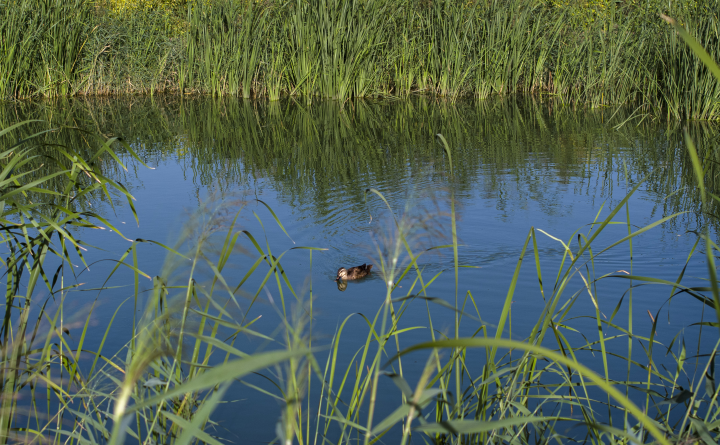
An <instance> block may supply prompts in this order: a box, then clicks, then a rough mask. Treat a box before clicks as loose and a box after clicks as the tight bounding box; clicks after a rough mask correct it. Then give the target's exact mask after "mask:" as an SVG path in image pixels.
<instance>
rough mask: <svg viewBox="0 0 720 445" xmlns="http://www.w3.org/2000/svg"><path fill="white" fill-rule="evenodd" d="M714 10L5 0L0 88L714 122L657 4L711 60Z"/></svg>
mask: <svg viewBox="0 0 720 445" xmlns="http://www.w3.org/2000/svg"><path fill="white" fill-rule="evenodd" d="M38 7H39V8H40V9H41V10H42V14H36V10H37V8H38ZM668 8H669V9H668ZM717 10H720V3H719V2H718V1H717V0H710V1H709V2H689V1H688V2H672V3H670V4H668V2H660V1H655V0H649V1H643V2H640V1H625V2H606V1H604V0H596V1H592V2H588V3H587V4H583V5H577V4H576V3H575V2H562V1H544V2H543V1H537V0H510V1H478V2H457V1H437V2H435V1H425V0H400V1H396V0H307V1H301V0H294V1H291V2H286V3H284V2H278V1H266V2H248V1H240V0H208V1H203V2H190V3H188V2H186V1H175V2H161V1H152V2H132V1H128V2H118V1H97V2H94V1H91V0H73V1H71V2H63V1H59V0H41V1H39V2H38V1H35V0H15V1H10V0H3V1H0V41H1V42H2V48H0V51H2V58H1V59H0V60H1V61H0V64H2V65H1V66H0V73H2V74H0V97H4V98H13V97H17V98H26V97H37V96H57V95H72V94H90V95H94V94H136V93H142V94H148V93H149V94H154V93H158V92H181V93H203V94H212V95H235V96H241V97H244V98H250V97H256V98H268V99H270V100H276V99H278V98H280V97H281V96H283V95H292V96H298V97H303V98H305V100H307V101H310V100H313V99H314V98H331V99H337V100H340V101H343V102H344V101H346V100H347V99H350V98H359V97H368V96H399V97H402V96H406V95H408V94H414V93H427V94H433V95H440V96H443V97H447V98H450V99H455V98H457V97H459V96H472V97H478V98H486V97H488V96H490V95H496V94H500V95H507V94H514V93H523V94H533V95H552V96H555V97H558V98H560V99H561V100H563V101H565V102H574V103H580V104H587V105H590V106H593V107H599V106H603V105H611V104H612V105H614V104H624V103H627V104H633V105H637V106H640V109H641V110H642V111H643V112H651V113H653V114H655V115H657V116H668V117H671V118H675V119H718V118H720V105H718V104H720V102H719V99H720V85H719V84H718V82H717V81H716V80H715V79H714V78H713V77H712V76H711V75H709V73H708V71H707V69H706V68H705V67H704V65H703V64H702V63H700V62H698V61H697V59H695V58H693V56H692V54H691V52H690V51H689V50H688V49H687V47H686V46H685V45H684V44H682V41H681V40H680V39H679V38H678V37H677V35H676V33H675V32H674V31H672V30H671V28H670V27H669V26H668V25H667V24H666V23H664V22H663V21H662V20H661V19H660V17H659V14H660V13H665V14H667V15H670V16H673V17H677V18H679V19H680V20H681V21H682V23H683V24H684V25H685V26H686V27H687V29H688V30H690V32H691V33H692V34H694V35H695V36H697V38H698V39H699V40H700V42H701V43H703V44H704V45H705V46H706V47H707V48H708V49H709V51H710V52H711V55H712V56H713V57H715V59H718V56H720V53H718V51H720V49H718V48H720V45H718V36H719V35H720V34H719V33H720V30H719V28H718V25H719V24H720V19H719V18H718V15H717V12H716V11H717ZM29 30H33V31H29ZM34 30H37V31H34Z"/></svg>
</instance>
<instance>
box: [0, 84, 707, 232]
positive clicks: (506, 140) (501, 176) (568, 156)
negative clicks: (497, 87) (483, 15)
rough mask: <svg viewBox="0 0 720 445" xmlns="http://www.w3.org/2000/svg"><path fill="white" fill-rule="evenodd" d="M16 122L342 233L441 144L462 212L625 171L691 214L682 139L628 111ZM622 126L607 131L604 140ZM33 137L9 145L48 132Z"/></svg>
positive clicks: (225, 108)
mask: <svg viewBox="0 0 720 445" xmlns="http://www.w3.org/2000/svg"><path fill="white" fill-rule="evenodd" d="M17 118H19V119H24V118H40V119H45V120H50V121H52V122H53V123H54V124H55V125H59V126H79V127H81V128H83V129H87V130H88V131H90V132H94V133H100V134H103V135H105V136H106V137H111V136H122V137H123V138H124V140H126V141H128V142H129V143H130V144H131V145H132V146H133V147H134V148H135V149H136V150H137V151H139V152H140V153H141V154H142V155H143V157H144V159H146V160H147V161H148V162H154V163H158V162H161V161H162V160H164V159H169V158H175V159H178V160H179V161H180V163H181V165H183V166H184V168H186V169H187V170H188V176H191V177H192V178H193V180H195V181H197V182H199V183H201V184H206V185H207V184H213V183H214V184H217V186H218V187H219V188H220V189H223V190H227V189H229V188H231V187H233V186H234V185H235V184H240V185H242V186H243V187H245V188H248V189H253V188H254V184H255V181H256V180H257V179H260V178H268V179H270V180H271V181H272V183H273V187H274V188H275V189H277V190H278V191H279V192H280V193H281V195H282V196H283V197H285V199H287V200H288V201H290V202H293V203H294V205H298V206H301V207H303V208H305V209H309V210H311V211H312V212H313V214H314V217H315V218H316V219H317V220H320V221H334V222H336V223H337V224H338V225H339V226H341V225H342V224H344V223H345V222H347V223H351V222H352V221H350V220H347V218H353V219H357V218H364V217H365V216H361V214H362V212H360V213H357V212H356V213H354V212H347V211H346V209H347V208H348V207H349V206H353V207H356V208H357V207H358V206H364V205H365V204H364V202H365V200H364V193H363V191H364V190H365V189H366V188H368V187H378V186H380V185H384V186H386V189H383V190H381V192H383V193H385V194H386V196H387V197H388V199H390V201H391V202H393V203H394V204H395V205H397V204H399V203H400V201H398V200H397V199H399V198H402V197H404V196H406V195H407V193H406V190H407V189H408V187H409V185H408V184H411V187H419V188H423V187H429V186H432V187H435V186H438V185H442V186H444V184H445V181H446V180H445V179H444V178H445V173H444V172H445V171H446V167H447V165H446V163H447V161H446V160H445V159H444V158H443V157H442V151H441V150H439V149H438V148H437V145H436V144H435V142H434V137H435V136H434V135H435V134H436V133H439V132H441V133H443V134H444V135H446V136H447V138H448V140H449V141H452V146H451V148H452V151H453V156H454V158H455V159H456V162H455V180H454V181H453V187H456V188H457V191H458V196H459V197H460V199H461V200H462V196H464V194H466V193H467V192H469V191H470V190H472V189H473V188H475V187H478V186H479V185H480V186H481V187H482V188H481V190H482V193H483V195H484V196H495V195H503V194H507V193H506V192H507V191H510V190H514V189H516V188H517V186H518V184H519V185H520V186H521V188H522V189H524V190H526V191H527V193H526V194H525V195H524V196H523V199H530V200H542V199H550V198H549V197H547V196H545V194H546V193H547V191H546V190H545V188H544V187H543V177H544V175H545V174H546V172H548V171H550V172H552V176H553V177H555V178H558V180H559V181H562V182H566V183H574V184H576V185H575V187H576V188H577V189H578V191H579V192H581V193H589V194H595V195H597V196H601V197H603V198H611V197H613V196H617V193H618V191H616V190H614V188H615V181H614V180H605V181H602V182H600V181H593V179H599V178H612V177H617V176H618V175H620V176H622V175H624V173H623V168H624V167H623V166H622V163H623V162H624V163H625V164H626V165H627V167H628V169H629V174H630V176H631V177H633V178H635V179H640V178H641V177H645V176H647V179H648V182H647V184H648V188H649V189H650V190H652V191H653V192H655V193H658V194H660V195H662V196H667V199H665V200H664V201H662V202H661V203H660V204H659V205H660V206H661V207H662V210H663V211H664V212H665V214H670V213H675V212H677V211H680V210H691V211H695V210H697V209H698V208H699V207H698V205H697V203H698V196H696V195H695V194H694V191H693V190H694V188H693V187H692V186H690V185H691V184H693V182H692V181H693V180H692V175H690V173H691V169H690V167H689V159H688V158H687V155H686V151H685V149H684V140H683V136H682V133H681V131H680V129H679V128H678V127H673V126H671V127H667V126H665V125H663V124H659V123H654V122H652V121H650V120H648V119H643V118H642V117H638V116H637V115H635V114H633V113H632V111H631V110H623V109H621V110H595V111H587V110H577V109H574V108H572V107H568V106H566V105H563V104H561V103H559V102H534V101H531V100H493V101H479V102H473V101H460V102H456V103H447V102H443V101H433V100H428V99H423V98H411V99H408V100H405V101H401V102H388V101H367V102H362V101H359V102H357V103H355V104H354V105H353V106H352V107H348V106H346V107H341V106H340V105H339V104H337V103H333V102H324V103H319V104H316V105H313V106H309V107H306V106H304V105H302V104H298V103H295V102H293V101H281V102H277V103H271V104H266V103H262V102H248V101H243V102H238V101H236V100H230V99H198V100H189V101H181V100H178V99H177V98H173V97H162V98H156V99H136V100H132V101H118V100H109V99H99V100H83V101H75V100H73V101H60V102H58V103H52V102H48V103H37V104H27V103H19V104H14V105H7V106H5V107H3V108H2V109H0V122H4V124H3V125H5V126H9V125H10V124H11V123H12V122H14V120H15V119H17ZM626 121H627V122H626ZM624 122H625V124H624V125H622V126H621V127H619V129H614V128H613V127H612V126H613V125H617V124H620V123H624ZM34 125H35V126H34V127H32V130H30V127H27V128H26V129H25V132H24V133H16V135H15V136H14V137H17V138H21V137H22V135H23V134H31V133H32V132H37V131H42V130H44V129H46V128H47V127H46V126H44V124H34ZM713 128H714V127H713V126H712V125H710V124H702V123H697V124H691V125H688V129H689V131H690V132H691V136H692V137H693V139H694V140H695V141H696V144H697V145H698V149H699V150H700V151H701V152H702V153H703V154H702V157H703V158H707V159H714V156H715V155H714V154H713V153H715V147H717V144H716V143H715V137H714V136H713V134H714V130H713ZM53 138H60V140H61V141H62V142H63V143H64V144H65V145H67V146H73V147H78V149H79V150H87V149H90V148H91V147H96V146H97V144H98V141H97V139H95V138H94V137H89V136H83V135H81V134H80V133H78V132H73V131H68V132H61V133H60V134H55V133H53V134H49V135H47V136H46V139H47V140H48V141H51V140H53ZM119 154H120V155H121V156H122V151H120V152H119ZM104 159H105V158H104V157H103V158H101V162H102V163H103V164H102V165H104V166H105V167H104V168H106V169H108V170H107V174H108V175H109V176H111V177H113V178H116V179H120V180H122V182H123V183H124V184H126V185H128V186H131V184H132V180H130V179H129V178H128V179H123V176H121V175H125V174H126V173H123V172H122V171H121V170H120V169H117V168H116V167H115V164H114V163H112V162H106V161H105V160H104ZM127 162H128V163H132V162H133V161H132V160H131V159H128V161H127ZM40 163H42V162H38V164H40ZM46 165H47V164H46ZM708 165H709V167H708V168H711V169H712V168H713V167H712V163H709V164H708ZM711 171H712V170H711ZM712 177H713V176H712V175H708V176H707V178H706V181H711V178H712ZM708 186H709V187H710V188H711V189H713V185H712V184H710V183H709V184H708ZM678 190H679V192H676V191H678ZM674 192H676V193H674ZM714 205H715V204H711V206H714ZM712 213H718V212H717V211H715V210H712ZM355 222H358V223H359V221H355ZM698 222H699V223H701V221H700V220H698Z"/></svg>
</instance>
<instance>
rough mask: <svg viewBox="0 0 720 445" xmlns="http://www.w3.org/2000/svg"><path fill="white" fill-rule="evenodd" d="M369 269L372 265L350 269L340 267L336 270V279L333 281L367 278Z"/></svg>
mask: <svg viewBox="0 0 720 445" xmlns="http://www.w3.org/2000/svg"><path fill="white" fill-rule="evenodd" d="M370 269H372V264H363V265H362V266H355V267H351V268H350V269H345V268H344V267H341V268H340V269H338V272H337V278H336V279H335V280H336V281H337V280H357V279H358V278H363V277H366V276H368V275H369V274H370Z"/></svg>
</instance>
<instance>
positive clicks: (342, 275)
mask: <svg viewBox="0 0 720 445" xmlns="http://www.w3.org/2000/svg"><path fill="white" fill-rule="evenodd" d="M337 280H347V269H345V268H344V267H341V268H340V269H338V273H337V278H335V281H337Z"/></svg>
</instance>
